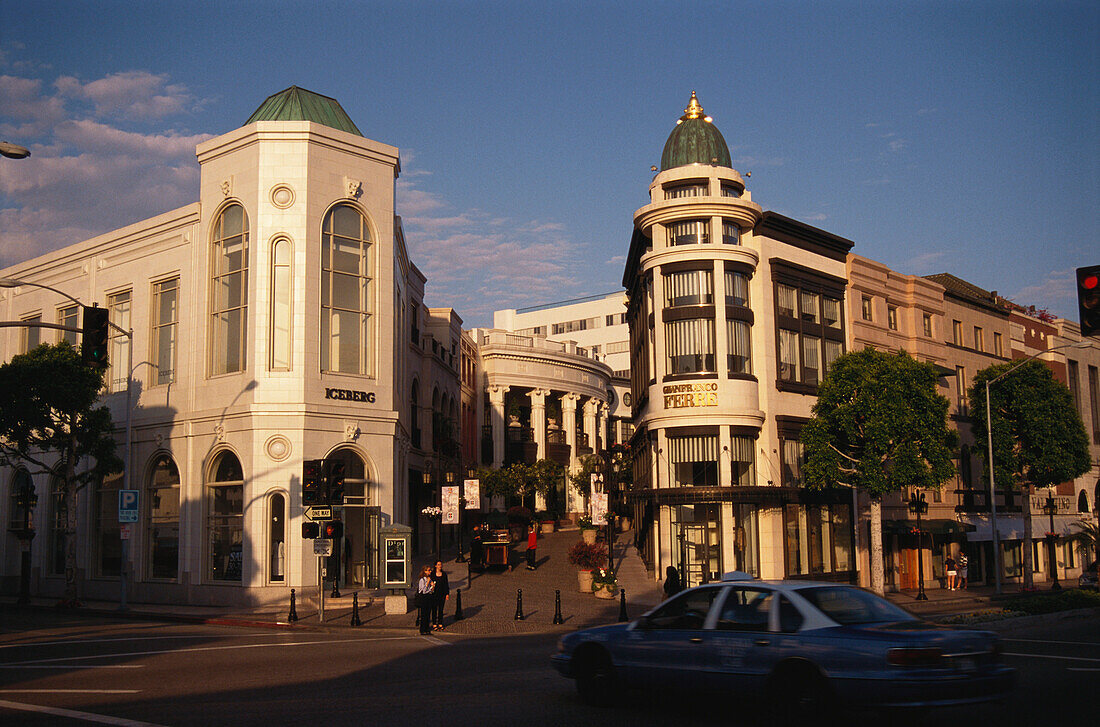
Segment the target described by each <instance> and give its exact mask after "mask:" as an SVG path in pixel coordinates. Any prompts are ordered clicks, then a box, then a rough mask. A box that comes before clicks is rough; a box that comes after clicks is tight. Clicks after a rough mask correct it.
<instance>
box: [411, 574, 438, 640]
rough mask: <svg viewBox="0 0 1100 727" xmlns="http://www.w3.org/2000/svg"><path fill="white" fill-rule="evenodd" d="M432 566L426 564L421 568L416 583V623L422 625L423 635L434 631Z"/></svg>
mask: <svg viewBox="0 0 1100 727" xmlns="http://www.w3.org/2000/svg"><path fill="white" fill-rule="evenodd" d="M432 586H433V583H432V567H431V566H428V565H426V566H424V567H423V568H421V569H420V580H418V581H417V583H416V611H417V616H416V625H417V626H419V627H420V633H421V635H427V634H430V633H431V632H432V605H433V604H434V603H435V601H434V599H433V598H432Z"/></svg>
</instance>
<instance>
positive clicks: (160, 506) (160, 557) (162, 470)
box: [146, 454, 180, 580]
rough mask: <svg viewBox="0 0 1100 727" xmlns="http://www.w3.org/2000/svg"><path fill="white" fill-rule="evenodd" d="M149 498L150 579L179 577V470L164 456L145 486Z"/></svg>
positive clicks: (156, 464)
mask: <svg viewBox="0 0 1100 727" xmlns="http://www.w3.org/2000/svg"><path fill="white" fill-rule="evenodd" d="M146 489H147V491H148V499H149V509H148V513H149V524H148V533H149V577H150V578H155V579H165V580H175V579H176V578H178V577H179V549H180V547H179V546H180V471H179V468H178V467H176V463H175V462H174V461H173V460H172V458H171V457H170V456H169V455H167V454H162V455H159V456H158V457H157V458H156V460H154V462H153V467H152V469H151V470H150V472H149V482H148V485H147V487H146Z"/></svg>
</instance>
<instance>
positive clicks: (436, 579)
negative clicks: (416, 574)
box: [429, 560, 451, 631]
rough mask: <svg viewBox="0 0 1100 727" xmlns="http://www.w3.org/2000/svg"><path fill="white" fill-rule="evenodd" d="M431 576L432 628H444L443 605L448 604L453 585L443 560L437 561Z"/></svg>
mask: <svg viewBox="0 0 1100 727" xmlns="http://www.w3.org/2000/svg"><path fill="white" fill-rule="evenodd" d="M429 577H430V578H431V581H432V596H431V601H432V628H433V629H435V630H436V631H442V630H443V607H444V606H446V605H447V599H448V598H450V597H451V595H450V594H451V586H450V584H449V583H448V582H447V572H446V571H445V570H443V561H441V560H437V561H436V562H435V570H433V571H431V573H430V575H429Z"/></svg>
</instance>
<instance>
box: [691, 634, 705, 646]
mask: <svg viewBox="0 0 1100 727" xmlns="http://www.w3.org/2000/svg"><path fill="white" fill-rule="evenodd" d="M691 643H693V644H701V643H703V639H702V637H699V636H695V637H692V639H691Z"/></svg>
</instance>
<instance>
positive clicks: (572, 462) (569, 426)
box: [561, 394, 580, 472]
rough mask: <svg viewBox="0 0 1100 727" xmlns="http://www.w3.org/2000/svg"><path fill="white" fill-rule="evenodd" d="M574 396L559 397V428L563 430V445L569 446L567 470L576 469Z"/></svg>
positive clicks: (575, 410) (564, 395) (575, 403)
mask: <svg viewBox="0 0 1100 727" xmlns="http://www.w3.org/2000/svg"><path fill="white" fill-rule="evenodd" d="M579 399H580V397H579V396H578V395H576V394H562V396H561V428H562V429H564V430H565V443H566V444H568V445H569V470H570V471H571V472H575V471H576V469H577V401H578V400H579Z"/></svg>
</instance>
